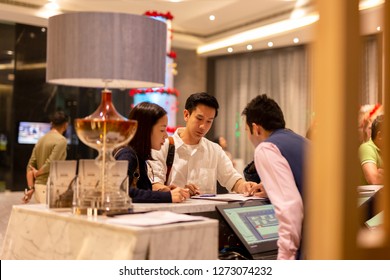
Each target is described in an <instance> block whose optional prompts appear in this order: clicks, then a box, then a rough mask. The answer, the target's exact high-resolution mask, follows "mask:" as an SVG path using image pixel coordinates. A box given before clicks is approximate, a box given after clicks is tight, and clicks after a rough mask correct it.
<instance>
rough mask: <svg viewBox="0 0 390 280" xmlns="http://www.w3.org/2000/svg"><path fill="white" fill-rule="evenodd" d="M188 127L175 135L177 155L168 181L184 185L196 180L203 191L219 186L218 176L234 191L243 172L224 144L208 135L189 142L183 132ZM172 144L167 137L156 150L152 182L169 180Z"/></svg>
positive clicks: (170, 183) (177, 131) (196, 183)
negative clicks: (236, 165)
mask: <svg viewBox="0 0 390 280" xmlns="http://www.w3.org/2000/svg"><path fill="white" fill-rule="evenodd" d="M184 129H185V128H178V129H177V130H176V132H175V133H174V135H173V139H174V141H175V158H174V161H173V166H172V169H171V173H170V175H169V178H168V182H167V183H166V185H168V186H169V185H174V186H177V187H184V186H185V185H186V184H195V185H197V186H198V187H200V191H201V192H202V191H205V190H208V189H210V186H212V187H213V188H214V189H215V188H216V183H217V180H218V181H219V183H220V184H221V185H222V186H224V187H226V188H227V189H228V190H229V191H231V190H232V188H233V186H234V184H235V183H236V182H237V180H239V179H242V176H241V175H240V173H238V172H237V170H236V169H235V168H234V167H233V164H232V161H231V160H230V159H229V158H228V157H227V155H226V153H225V152H224V151H223V149H222V148H221V146H219V145H218V144H216V143H214V142H212V141H210V140H208V139H206V138H204V137H202V139H201V140H200V142H199V144H197V145H186V144H184V142H183V141H182V139H181V138H180V136H179V134H180V133H182V132H183V130H184ZM168 147H169V140H168V139H166V141H165V143H164V145H163V146H162V147H161V150H159V151H156V150H152V157H153V158H154V159H155V160H150V161H149V163H150V165H151V166H152V168H153V173H154V181H153V182H152V183H161V184H164V182H165V179H166V178H165V177H166V172H167V166H166V159H167V153H168ZM206 192H207V191H206Z"/></svg>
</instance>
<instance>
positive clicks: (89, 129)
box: [75, 90, 138, 214]
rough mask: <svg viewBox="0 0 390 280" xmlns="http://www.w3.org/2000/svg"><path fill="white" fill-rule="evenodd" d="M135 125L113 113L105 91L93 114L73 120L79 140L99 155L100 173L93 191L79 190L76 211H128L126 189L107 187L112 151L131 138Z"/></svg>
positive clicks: (107, 91) (110, 100) (109, 92)
mask: <svg viewBox="0 0 390 280" xmlns="http://www.w3.org/2000/svg"><path fill="white" fill-rule="evenodd" d="M137 125H138V123H137V121H134V120H128V119H126V118H125V117H123V116H121V115H120V114H119V113H118V112H117V111H116V109H115V107H114V105H113V103H112V93H111V91H109V90H103V91H102V99H101V103H100V105H99V107H98V108H97V109H96V111H95V112H94V113H92V114H91V115H89V116H87V117H85V118H83V119H76V120H75V130H76V133H77V136H78V137H79V139H80V140H81V141H82V142H83V143H84V144H85V145H87V146H89V147H91V148H94V149H96V150H97V151H98V152H99V155H98V156H97V158H96V159H95V161H96V164H97V165H98V166H99V170H100V180H99V182H98V184H97V185H96V187H95V188H93V189H91V188H89V189H83V188H82V186H81V188H79V190H78V192H77V196H76V197H77V198H76V202H75V204H76V205H75V207H76V209H77V210H76V211H78V212H81V213H84V212H86V211H87V210H88V209H90V208H92V209H97V211H98V213H103V214H104V213H110V212H117V211H124V210H127V209H129V208H131V198H130V197H129V194H128V186H117V185H113V184H111V183H110V170H111V168H113V167H114V165H115V159H114V158H113V156H112V151H113V150H114V149H115V148H117V147H120V146H123V145H125V144H127V143H128V142H129V141H130V140H131V139H132V138H133V136H134V135H135V132H136V130H137Z"/></svg>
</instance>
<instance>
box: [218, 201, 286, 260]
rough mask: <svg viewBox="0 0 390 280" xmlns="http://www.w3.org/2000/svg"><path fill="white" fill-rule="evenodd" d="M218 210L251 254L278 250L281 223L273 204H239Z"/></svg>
mask: <svg viewBox="0 0 390 280" xmlns="http://www.w3.org/2000/svg"><path fill="white" fill-rule="evenodd" d="M217 210H218V212H220V213H221V215H222V216H223V218H224V219H225V221H226V222H227V223H228V224H229V226H230V227H231V228H232V230H233V231H234V233H235V234H236V235H237V237H238V238H239V239H240V241H241V243H243V245H244V246H245V247H246V249H247V250H248V252H249V253H250V254H252V255H254V254H258V253H263V252H267V251H273V250H277V244H276V242H277V240H278V227H279V222H278V220H277V218H276V216H275V209H274V206H273V205H272V204H261V203H260V202H256V201H253V202H246V203H240V202H237V203H229V204H227V205H217Z"/></svg>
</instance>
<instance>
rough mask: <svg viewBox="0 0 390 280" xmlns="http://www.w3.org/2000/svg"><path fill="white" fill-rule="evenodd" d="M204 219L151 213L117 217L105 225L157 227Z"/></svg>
mask: <svg viewBox="0 0 390 280" xmlns="http://www.w3.org/2000/svg"><path fill="white" fill-rule="evenodd" d="M203 220H208V218H206V217H201V216H191V215H186V214H178V213H173V212H169V211H153V212H148V213H143V214H128V215H119V216H115V217H112V218H109V219H108V220H107V223H110V224H118V225H128V226H140V227H148V226H158V225H164V224H172V223H179V222H191V221H203Z"/></svg>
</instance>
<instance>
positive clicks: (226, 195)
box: [191, 193, 268, 201]
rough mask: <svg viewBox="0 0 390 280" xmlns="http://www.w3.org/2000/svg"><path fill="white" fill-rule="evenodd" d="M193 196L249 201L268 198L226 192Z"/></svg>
mask: <svg viewBox="0 0 390 280" xmlns="http://www.w3.org/2000/svg"><path fill="white" fill-rule="evenodd" d="M191 198H195V199H207V200H218V201H247V200H254V199H256V200H267V199H268V198H262V197H257V196H244V195H243V194H240V193H224V194H216V195H213V196H210V195H207V196H202V195H195V196H191Z"/></svg>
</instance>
